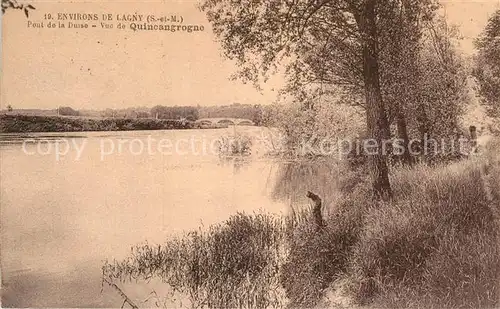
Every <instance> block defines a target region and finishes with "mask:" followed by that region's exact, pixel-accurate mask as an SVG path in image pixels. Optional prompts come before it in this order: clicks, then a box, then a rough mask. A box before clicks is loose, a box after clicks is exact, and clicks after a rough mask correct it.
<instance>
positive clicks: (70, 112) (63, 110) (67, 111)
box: [58, 106, 80, 116]
mask: <svg viewBox="0 0 500 309" xmlns="http://www.w3.org/2000/svg"><path fill="white" fill-rule="evenodd" d="M58 113H59V115H61V116H79V115H80V113H79V112H78V111H77V110H74V109H72V108H71V107H68V106H61V107H59V109H58Z"/></svg>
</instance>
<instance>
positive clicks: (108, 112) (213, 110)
mask: <svg viewBox="0 0 500 309" xmlns="http://www.w3.org/2000/svg"><path fill="white" fill-rule="evenodd" d="M265 109H266V107H265V106H261V105H251V104H238V103H234V104H231V105H225V106H203V107H202V106H162V105H157V106H155V107H153V108H148V107H131V108H124V109H110V108H107V109H105V110H76V109H73V108H71V107H68V106H62V107H59V108H58V109H53V110H36V109H30V110H27V109H12V108H10V109H8V110H7V111H6V112H7V114H10V115H31V116H56V115H60V116H81V117H93V118H122V119H123V118H125V119H129V118H135V119H137V118H155V119H175V120H180V119H185V120H188V121H196V120H198V119H200V118H224V117H227V118H243V119H249V120H252V121H253V122H254V123H255V124H257V125H259V124H261V123H262V118H263V116H262V115H263V113H264V111H265ZM3 112H4V113H5V111H3Z"/></svg>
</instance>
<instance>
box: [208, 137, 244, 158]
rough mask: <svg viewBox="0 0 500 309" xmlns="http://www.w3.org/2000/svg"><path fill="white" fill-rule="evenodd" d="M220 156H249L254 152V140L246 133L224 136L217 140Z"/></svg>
mask: <svg viewBox="0 0 500 309" xmlns="http://www.w3.org/2000/svg"><path fill="white" fill-rule="evenodd" d="M217 152H218V153H219V155H220V156H223V157H227V156H249V155H251V154H252V140H251V139H250V137H248V136H246V135H241V134H237V135H235V136H222V137H221V138H220V139H219V140H218V141H217Z"/></svg>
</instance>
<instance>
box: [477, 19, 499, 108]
mask: <svg viewBox="0 0 500 309" xmlns="http://www.w3.org/2000/svg"><path fill="white" fill-rule="evenodd" d="M475 46H476V48H477V49H478V54H477V57H476V59H475V69H474V72H473V73H474V76H475V77H476V78H477V80H478V82H479V85H480V94H481V95H482V96H483V97H484V98H485V103H487V106H488V107H489V110H490V112H491V113H493V114H498V113H499V112H500V10H497V11H496V12H495V14H493V16H491V17H490V19H489V20H488V23H487V25H486V28H485V29H484V31H483V33H482V34H481V36H480V37H479V38H478V39H477V40H476V41H475Z"/></svg>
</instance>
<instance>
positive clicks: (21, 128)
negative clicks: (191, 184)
mask: <svg viewBox="0 0 500 309" xmlns="http://www.w3.org/2000/svg"><path fill="white" fill-rule="evenodd" d="M192 127H193V124H192V123H190V122H181V121H177V120H165V119H158V120H157V119H121V118H103V119H93V118H80V117H57V116H28V115H0V133H25V132H80V131H132V130H170V129H190V128H192Z"/></svg>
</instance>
